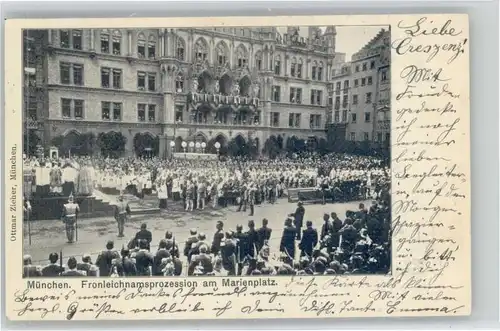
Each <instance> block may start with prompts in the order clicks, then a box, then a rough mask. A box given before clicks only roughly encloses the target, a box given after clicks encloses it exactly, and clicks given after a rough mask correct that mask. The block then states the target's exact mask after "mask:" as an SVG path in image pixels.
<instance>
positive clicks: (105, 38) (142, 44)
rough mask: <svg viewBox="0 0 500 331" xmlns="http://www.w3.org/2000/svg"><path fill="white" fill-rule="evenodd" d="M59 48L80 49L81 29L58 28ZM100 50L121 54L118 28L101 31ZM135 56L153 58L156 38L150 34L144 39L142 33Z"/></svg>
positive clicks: (106, 52) (120, 37)
mask: <svg viewBox="0 0 500 331" xmlns="http://www.w3.org/2000/svg"><path fill="white" fill-rule="evenodd" d="M59 38H60V45H61V48H72V49H78V50H81V49H82V43H83V41H82V30H60V32H59ZM100 48H101V49H100V51H101V53H105V54H113V55H122V34H121V32H120V31H119V30H115V31H113V32H112V33H110V32H109V31H108V30H102V31H101V40H100ZM137 56H138V57H140V58H149V59H154V58H155V57H156V38H155V37H154V36H153V35H150V36H149V38H148V39H146V37H145V35H144V34H143V33H140V34H139V35H138V38H137Z"/></svg>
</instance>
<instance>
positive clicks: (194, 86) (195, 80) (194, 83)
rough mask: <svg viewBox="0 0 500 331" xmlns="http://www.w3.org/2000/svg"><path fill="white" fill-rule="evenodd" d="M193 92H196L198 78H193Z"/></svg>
mask: <svg viewBox="0 0 500 331" xmlns="http://www.w3.org/2000/svg"><path fill="white" fill-rule="evenodd" d="M193 92H198V79H196V78H195V79H194V80H193Z"/></svg>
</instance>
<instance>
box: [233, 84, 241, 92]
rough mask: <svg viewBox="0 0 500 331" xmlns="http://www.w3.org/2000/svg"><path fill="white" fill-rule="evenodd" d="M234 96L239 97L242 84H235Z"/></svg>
mask: <svg viewBox="0 0 500 331" xmlns="http://www.w3.org/2000/svg"><path fill="white" fill-rule="evenodd" d="M233 94H234V95H239V94H240V83H235V84H234V87H233Z"/></svg>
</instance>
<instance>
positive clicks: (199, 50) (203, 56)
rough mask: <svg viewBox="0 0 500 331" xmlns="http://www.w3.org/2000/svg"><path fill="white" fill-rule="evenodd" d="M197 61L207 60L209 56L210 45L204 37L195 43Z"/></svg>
mask: <svg viewBox="0 0 500 331" xmlns="http://www.w3.org/2000/svg"><path fill="white" fill-rule="evenodd" d="M194 52H195V55H196V61H205V60H207V58H208V46H207V43H206V42H205V40H204V39H202V38H200V39H198V41H197V42H196V45H194Z"/></svg>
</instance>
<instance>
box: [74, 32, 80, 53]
mask: <svg viewBox="0 0 500 331" xmlns="http://www.w3.org/2000/svg"><path fill="white" fill-rule="evenodd" d="M73 48H74V49H82V31H81V30H73Z"/></svg>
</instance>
